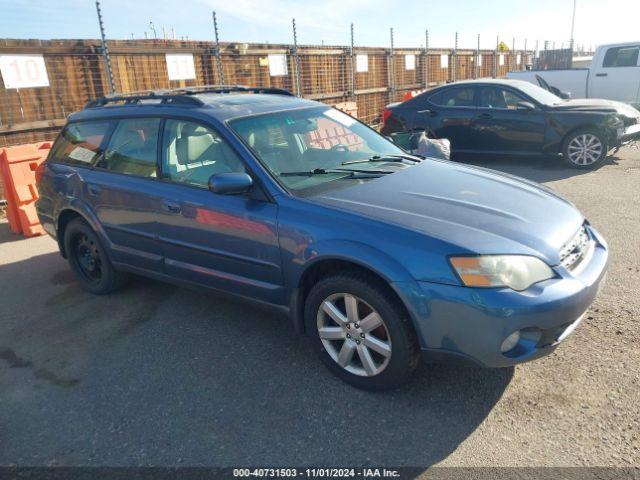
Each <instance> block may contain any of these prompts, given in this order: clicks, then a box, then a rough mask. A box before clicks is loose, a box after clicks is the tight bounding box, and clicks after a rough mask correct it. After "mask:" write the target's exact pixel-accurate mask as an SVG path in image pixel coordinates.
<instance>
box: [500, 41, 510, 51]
mask: <svg viewBox="0 0 640 480" xmlns="http://www.w3.org/2000/svg"><path fill="white" fill-rule="evenodd" d="M498 51H499V52H508V51H509V46H508V45H507V44H506V43H504V42H500V43H499V44H498Z"/></svg>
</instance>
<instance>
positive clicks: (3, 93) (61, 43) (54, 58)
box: [0, 39, 526, 146]
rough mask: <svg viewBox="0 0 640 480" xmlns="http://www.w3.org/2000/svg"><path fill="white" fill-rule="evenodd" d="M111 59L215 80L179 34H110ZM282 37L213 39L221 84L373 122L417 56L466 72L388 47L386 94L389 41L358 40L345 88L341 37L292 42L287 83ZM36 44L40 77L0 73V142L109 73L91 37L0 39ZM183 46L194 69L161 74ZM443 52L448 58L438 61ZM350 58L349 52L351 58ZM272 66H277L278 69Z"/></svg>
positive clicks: (120, 71)
mask: <svg viewBox="0 0 640 480" xmlns="http://www.w3.org/2000/svg"><path fill="white" fill-rule="evenodd" d="M109 50H110V54H111V66H112V71H113V77H114V83H115V89H116V91H117V92H122V93H129V92H135V91H144V90H156V89H166V88H178V87H187V86H196V85H212V84H221V83H223V82H222V79H221V78H219V75H218V66H217V59H216V57H215V56H214V45H213V43H211V42H195V41H184V40H114V41H109ZM292 51H293V49H292V47H291V46H290V45H269V44H244V43H225V44H222V45H221V63H222V71H223V76H224V83H225V84H228V85H230V84H242V85H252V86H264V87H277V88H284V89H286V90H289V91H292V92H294V93H298V94H301V96H303V97H307V98H311V99H316V100H320V101H323V102H325V103H328V104H335V103H337V102H342V101H345V100H353V99H354V98H353V97H354V96H355V99H356V102H357V106H358V116H359V117H360V118H361V119H362V120H364V121H366V122H368V123H376V122H377V121H378V119H379V118H380V114H381V112H382V109H383V108H384V106H385V105H386V104H387V103H390V102H391V101H395V100H400V99H401V98H402V96H403V95H404V94H405V93H406V92H407V91H409V90H415V89H421V88H424V85H425V69H426V68H425V67H426V65H425V62H428V64H429V65H428V67H429V68H428V70H429V78H428V84H429V85H430V86H433V85H437V84H440V83H444V82H447V81H451V80H452V79H453V77H452V75H453V64H452V62H453V61H454V59H455V62H456V65H457V72H458V79H465V78H473V76H474V68H475V65H474V61H475V60H474V55H475V53H474V52H469V51H467V52H458V55H457V56H455V57H454V56H452V55H451V51H450V50H447V49H430V50H429V54H428V55H427V56H425V54H424V51H423V50H420V49H396V50H395V52H394V53H395V54H394V57H393V67H394V69H393V76H394V80H395V88H396V95H395V96H392V95H391V69H390V67H391V57H390V52H389V49H386V48H371V47H358V48H356V49H355V52H354V54H355V55H358V54H365V55H367V64H368V67H367V71H363V72H355V73H354V75H353V76H354V77H355V94H354V92H352V90H353V88H352V85H351V83H352V74H351V57H350V51H349V49H348V48H347V47H345V46H330V47H329V46H300V47H299V48H298V56H299V84H300V88H301V92H297V83H296V79H295V61H294V56H293V54H292ZM27 53H31V54H33V53H36V54H42V55H43V58H44V61H45V65H46V69H47V73H48V77H49V85H50V86H49V87H41V88H25V89H21V90H16V89H7V88H5V86H4V83H3V82H2V80H1V79H0V146H4V145H12V144H19V143H28V142H36V141H43V140H50V139H52V138H54V137H55V135H56V134H57V131H58V130H59V128H60V126H61V125H63V124H64V122H65V118H66V117H67V116H68V115H69V114H70V113H72V112H74V111H77V110H79V109H81V108H82V107H83V106H84V105H85V104H86V102H88V101H89V100H91V99H94V98H97V97H100V96H103V95H106V94H108V93H109V91H110V90H109V80H108V76H107V71H106V67H105V63H104V58H103V56H102V54H101V47H100V42H99V41H98V40H47V41H40V40H15V39H3V40H0V54H27ZM170 53H180V54H189V53H190V54H192V55H193V58H194V67H195V78H194V79H192V80H179V81H175V80H174V81H170V80H169V78H168V71H167V64H166V57H165V55H166V54H170ZM269 55H284V56H285V61H286V72H284V74H282V75H272V73H273V72H272V71H271V70H270V68H269ZM405 55H415V68H414V69H407V68H406V67H407V65H408V64H407V63H406V60H405ZM441 55H445V56H446V58H447V60H448V62H447V63H448V65H446V66H445V67H444V68H443V67H442V65H441ZM516 55H517V54H516V53H515V52H514V53H511V52H506V53H504V58H505V62H504V65H503V66H499V67H498V69H497V75H498V76H504V75H505V74H506V73H507V71H509V69H516V68H522V65H523V64H524V62H525V58H526V56H525V54H522V57H521V64H519V65H518V64H517V62H516V58H517V57H516ZM482 59H483V61H482V66H481V67H480V76H481V77H487V76H492V75H493V74H494V66H493V65H494V63H493V59H494V52H487V51H484V52H483V53H482ZM353 63H354V66H355V63H356V60H355V58H354V59H353ZM280 73H282V72H280Z"/></svg>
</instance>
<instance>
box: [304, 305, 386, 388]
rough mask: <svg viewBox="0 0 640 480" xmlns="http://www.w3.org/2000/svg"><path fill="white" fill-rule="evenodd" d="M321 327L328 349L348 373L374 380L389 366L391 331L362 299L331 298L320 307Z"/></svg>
mask: <svg viewBox="0 0 640 480" xmlns="http://www.w3.org/2000/svg"><path fill="white" fill-rule="evenodd" d="M317 326H318V335H319V337H320V340H321V341H322V345H323V346H324V348H325V350H326V351H327V353H328V354H329V356H331V358H332V359H333V360H334V361H335V362H336V363H337V364H338V365H340V366H341V367H342V368H343V369H345V370H346V371H348V372H350V373H353V374H355V375H359V376H363V377H372V376H374V375H378V374H379V373H381V372H382V371H383V370H384V369H385V368H386V366H387V365H388V364H389V360H390V359H391V337H390V335H389V331H388V330H387V327H386V325H385V323H384V320H383V319H382V317H381V316H380V314H379V313H378V312H377V311H376V310H375V309H374V308H373V307H371V305H369V304H368V303H367V302H365V301H364V300H362V299H361V298H358V297H357V296H355V295H352V294H349V293H335V294H333V295H330V296H329V297H327V298H326V299H325V300H324V301H323V302H322V303H321V304H320V308H319V309H318V315H317Z"/></svg>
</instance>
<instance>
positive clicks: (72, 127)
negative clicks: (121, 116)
mask: <svg viewBox="0 0 640 480" xmlns="http://www.w3.org/2000/svg"><path fill="white" fill-rule="evenodd" d="M111 124H112V122H104V121H103V122H80V123H70V124H69V125H67V126H66V127H65V128H64V130H62V133H61V134H60V136H59V137H58V140H57V141H56V144H55V146H54V148H53V152H52V153H51V158H52V159H53V160H56V161H59V162H64V163H71V164H74V165H83V166H92V165H93V164H95V163H96V161H97V160H98V159H99V158H100V156H101V155H102V150H101V149H100V145H101V144H102V141H103V140H104V137H105V136H106V135H107V132H108V131H109V128H110V127H111Z"/></svg>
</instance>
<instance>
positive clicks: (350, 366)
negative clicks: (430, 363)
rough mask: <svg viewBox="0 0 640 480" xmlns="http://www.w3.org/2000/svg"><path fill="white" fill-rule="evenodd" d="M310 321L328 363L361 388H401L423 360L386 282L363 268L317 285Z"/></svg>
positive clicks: (307, 310) (308, 325)
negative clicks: (362, 270) (364, 272)
mask: <svg viewBox="0 0 640 480" xmlns="http://www.w3.org/2000/svg"><path fill="white" fill-rule="evenodd" d="M305 322H306V329H307V332H308V333H309V335H310V337H311V340H312V342H313V345H314V347H315V350H316V351H317V352H318V354H319V356H320V359H321V360H322V362H323V363H324V364H325V365H326V366H327V368H329V370H331V371H332V372H333V373H334V374H335V375H336V376H338V377H339V378H341V379H342V380H344V381H345V382H347V383H349V384H351V385H353V386H355V387H357V388H361V389H364V390H388V389H392V388H396V387H398V386H400V385H402V384H403V383H404V382H406V381H407V380H408V378H409V377H410V376H411V374H412V373H413V371H414V370H415V368H416V367H417V365H418V361H419V359H420V350H419V347H418V342H417V339H416V334H415V332H414V331H413V326H412V325H411V322H410V319H409V318H407V315H406V313H405V312H404V309H403V308H402V307H401V306H400V305H398V302H397V300H396V299H395V298H394V297H393V295H391V293H390V292H389V290H388V288H385V285H383V284H382V283H381V282H380V281H376V279H373V278H370V277H368V276H366V275H362V274H360V273H359V272H344V273H341V274H336V275H331V276H328V277H326V278H324V279H322V280H320V281H319V282H318V283H317V284H316V285H314V286H313V288H312V289H311V291H310V292H309V295H308V297H307V299H306V302H305Z"/></svg>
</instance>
